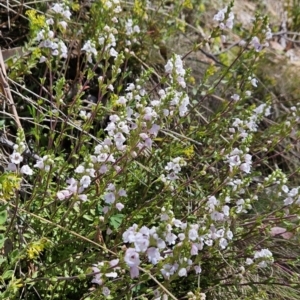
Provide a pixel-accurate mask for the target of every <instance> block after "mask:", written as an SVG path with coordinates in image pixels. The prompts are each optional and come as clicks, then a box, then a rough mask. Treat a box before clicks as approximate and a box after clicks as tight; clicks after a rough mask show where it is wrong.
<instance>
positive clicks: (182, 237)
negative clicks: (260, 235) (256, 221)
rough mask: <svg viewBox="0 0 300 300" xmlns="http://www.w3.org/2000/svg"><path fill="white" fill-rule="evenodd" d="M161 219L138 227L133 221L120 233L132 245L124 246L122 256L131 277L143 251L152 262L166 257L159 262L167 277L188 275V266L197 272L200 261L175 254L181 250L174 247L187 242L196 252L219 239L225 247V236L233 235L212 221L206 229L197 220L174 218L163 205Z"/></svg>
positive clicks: (228, 238)
mask: <svg viewBox="0 0 300 300" xmlns="http://www.w3.org/2000/svg"><path fill="white" fill-rule="evenodd" d="M160 220H161V221H162V224H161V225H160V226H159V227H152V228H148V227H146V226H143V227H141V228H140V229H138V225H136V224H134V225H133V226H131V227H130V228H129V229H127V230H126V231H125V232H124V233H123V241H124V243H130V244H133V245H134V248H133V247H131V248H128V249H127V250H126V254H125V259H124V260H125V262H126V263H127V265H128V267H129V268H130V274H131V277H132V278H134V277H138V276H139V269H138V266H139V265H140V262H141V259H140V255H145V256H146V257H147V259H148V261H149V262H150V263H152V264H153V265H156V264H157V263H158V262H159V261H164V260H166V263H164V264H162V268H161V273H162V275H163V276H164V277H165V278H167V279H169V278H170V276H172V275H174V274H175V273H177V274H178V276H187V274H188V272H189V271H190V270H191V269H193V270H194V271H195V272H196V274H199V273H200V272H201V267H200V266H199V264H198V263H197V264H195V263H194V262H193V261H192V259H191V258H189V257H185V256H179V257H178V255H176V256H175V255H174V253H175V252H176V253H180V251H179V252H178V251H177V250H176V251H175V249H176V248H177V247H181V245H189V246H188V247H189V249H190V256H197V255H198V253H199V251H201V250H202V249H203V247H204V245H207V246H209V247H211V246H213V244H214V243H215V242H216V241H218V245H219V247H220V248H221V249H225V248H226V247H227V245H228V240H231V239H232V238H233V234H232V232H231V231H230V230H229V229H228V230H226V229H224V228H219V229H217V228H216V227H215V226H214V225H211V227H210V228H209V230H206V229H205V228H202V227H200V226H199V225H198V224H188V223H186V222H182V221H180V220H178V219H175V218H174V216H173V212H172V211H171V210H168V211H167V210H166V209H165V208H162V212H161V215H160ZM175 231H176V232H177V234H175ZM177 241H179V242H178V243H177ZM172 245H175V246H173V247H172Z"/></svg>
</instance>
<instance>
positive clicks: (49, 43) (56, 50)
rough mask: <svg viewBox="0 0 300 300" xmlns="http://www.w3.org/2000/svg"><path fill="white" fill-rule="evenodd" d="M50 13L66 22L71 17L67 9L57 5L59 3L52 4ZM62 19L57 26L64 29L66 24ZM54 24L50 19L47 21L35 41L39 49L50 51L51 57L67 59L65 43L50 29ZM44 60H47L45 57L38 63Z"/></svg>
mask: <svg viewBox="0 0 300 300" xmlns="http://www.w3.org/2000/svg"><path fill="white" fill-rule="evenodd" d="M51 11H53V12H55V13H56V14H58V15H59V16H61V17H62V18H64V19H67V20H69V19H70V17H71V12H70V10H69V8H68V7H65V6H64V5H63V4H59V3H56V4H54V5H53V6H52V7H51ZM64 19H63V20H61V21H59V22H58V24H59V25H60V26H61V27H62V28H64V29H66V27H67V22H66V21H65V20H64ZM54 24H55V22H54V20H53V19H52V18H49V19H47V20H46V24H45V25H44V28H43V29H41V30H40V31H39V32H38V33H37V35H36V37H35V40H36V41H37V42H39V47H40V48H46V49H50V50H51V54H52V55H53V56H58V57H60V58H67V56H68V48H67V46H66V44H65V42H64V41H63V40H61V39H59V38H57V37H55V32H54V31H53V30H52V29H51V26H53V25H54ZM46 60H47V58H46V57H45V56H42V57H41V58H40V62H44V61H46Z"/></svg>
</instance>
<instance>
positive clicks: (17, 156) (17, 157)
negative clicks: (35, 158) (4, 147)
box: [9, 152, 23, 165]
mask: <svg viewBox="0 0 300 300" xmlns="http://www.w3.org/2000/svg"><path fill="white" fill-rule="evenodd" d="M9 157H10V161H11V162H12V163H14V164H16V165H18V164H19V163H20V162H22V161H23V156H22V155H21V154H20V153H19V152H13V154H11V155H10V156H9Z"/></svg>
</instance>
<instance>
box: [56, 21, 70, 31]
mask: <svg viewBox="0 0 300 300" xmlns="http://www.w3.org/2000/svg"><path fill="white" fill-rule="evenodd" d="M58 24H59V25H60V26H61V27H62V28H63V29H66V28H67V26H68V23H67V22H66V21H60V22H58Z"/></svg>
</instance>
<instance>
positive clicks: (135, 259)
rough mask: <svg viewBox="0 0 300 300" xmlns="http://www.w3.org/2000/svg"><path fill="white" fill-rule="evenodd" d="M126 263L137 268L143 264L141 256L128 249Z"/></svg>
mask: <svg viewBox="0 0 300 300" xmlns="http://www.w3.org/2000/svg"><path fill="white" fill-rule="evenodd" d="M124 261H125V262H126V263H127V265H128V267H137V266H139V264H140V263H141V261H140V257H139V254H138V253H137V251H136V250H135V249H134V248H128V249H127V250H126V253H125V256H124Z"/></svg>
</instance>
